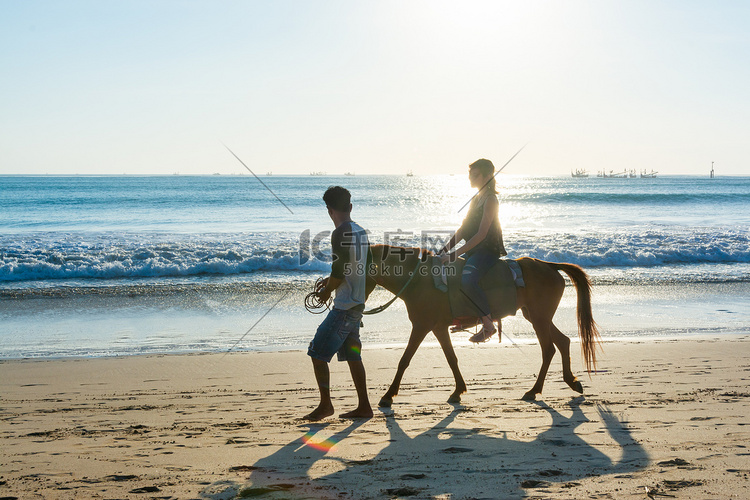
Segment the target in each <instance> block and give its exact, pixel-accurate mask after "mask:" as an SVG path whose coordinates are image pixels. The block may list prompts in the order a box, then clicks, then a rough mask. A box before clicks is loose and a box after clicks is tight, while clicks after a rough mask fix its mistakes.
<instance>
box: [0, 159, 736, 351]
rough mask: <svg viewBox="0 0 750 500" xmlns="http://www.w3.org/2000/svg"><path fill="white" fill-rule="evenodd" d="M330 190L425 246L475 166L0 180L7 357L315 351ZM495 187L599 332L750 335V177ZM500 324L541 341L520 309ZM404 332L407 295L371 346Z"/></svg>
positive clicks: (1, 315)
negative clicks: (441, 171)
mask: <svg viewBox="0 0 750 500" xmlns="http://www.w3.org/2000/svg"><path fill="white" fill-rule="evenodd" d="M330 185H342V186H344V187H347V188H348V189H349V190H350V191H351V193H352V203H353V206H354V209H353V212H352V218H353V219H354V220H355V221H356V222H358V223H359V224H360V225H362V226H363V227H365V228H366V229H368V231H369V232H370V239H371V241H372V242H375V243H383V242H389V243H391V244H400V245H407V246H423V247H427V248H431V249H435V248H439V247H440V246H442V243H443V242H444V241H445V239H446V238H447V237H448V236H449V235H450V231H451V230H455V229H456V228H457V227H458V226H459V225H460V223H461V221H462V219H463V217H464V216H465V213H466V208H465V205H466V203H467V202H468V200H469V199H470V197H471V196H472V194H473V190H472V189H471V188H470V187H469V183H468V179H467V177H466V175H465V174H456V175H432V176H406V175H404V176H365V175H346V176H324V175H309V176H277V175H263V176H260V177H259V178H255V177H253V176H251V175H236V176H227V175H211V176H180V175H173V176H3V177H0V321H1V322H2V325H3V327H2V330H1V331H0V339H1V340H2V342H0V358H23V357H60V356H111V355H129V354H141V353H174V352H203V351H212V352H221V351H229V350H280V349H303V348H305V347H306V345H307V343H308V342H309V340H310V338H311V337H312V335H313V333H314V331H315V328H316V326H317V324H318V323H319V322H320V321H321V320H322V316H317V315H313V314H310V313H308V312H307V311H306V310H305V309H304V306H303V302H302V299H303V297H304V295H305V294H306V293H308V292H309V291H310V290H311V287H312V284H313V282H314V281H315V279H316V278H318V277H320V276H324V275H327V273H328V271H329V270H330V244H329V241H328V238H329V236H330V231H331V230H332V229H333V225H332V222H331V220H330V219H329V218H328V215H327V212H326V209H325V206H324V204H323V202H322V198H321V197H322V194H323V192H324V191H325V189H326V188H327V187H328V186H330ZM498 188H499V192H500V194H499V199H500V203H501V206H500V219H501V224H502V227H503V234H504V238H505V243H506V248H507V249H508V251H509V254H510V255H509V257H513V258H518V257H522V256H530V257H535V258H539V259H543V260H551V261H564V262H572V263H575V264H579V265H581V266H583V267H584V268H585V269H586V271H587V272H588V273H589V274H590V275H591V277H592V279H593V282H594V317H595V319H596V320H597V322H598V323H599V325H600V328H601V331H602V334H603V336H604V337H605V338H607V339H615V340H616V339H623V338H633V337H638V338H652V337H661V336H673V337H680V336H684V335H704V334H710V335H713V334H737V333H748V332H750V299H748V297H750V293H748V292H750V177H719V178H715V179H709V178H708V177H701V178H698V177H681V176H660V177H657V178H654V179H646V178H630V179H614V178H597V177H590V178H572V177H524V176H514V175H505V174H500V175H499V176H498ZM389 297H390V294H389V293H388V292H386V291H383V290H378V291H376V292H375V293H374V294H373V296H372V297H371V299H370V301H369V303H368V306H369V307H372V306H375V305H379V304H380V303H382V302H385V301H387V300H388V298H389ZM574 308H575V293H574V291H573V290H572V289H570V288H569V289H568V290H567V291H566V294H565V297H564V298H563V302H562V303H561V306H560V309H559V310H558V314H557V316H556V318H555V321H556V324H558V326H559V327H561V329H562V330H563V331H564V332H565V333H567V334H569V335H570V336H571V337H575V318H574V313H573V311H574ZM503 328H504V331H505V334H506V335H505V337H504V339H503V342H511V343H513V342H532V341H533V339H534V334H533V331H532V330H531V328H530V326H529V325H528V323H526V322H525V320H523V318H522V317H521V315H518V316H517V317H512V318H508V319H506V320H504V322H503ZM408 334H409V322H408V319H407V318H406V311H405V308H404V307H403V304H402V303H400V301H398V302H397V303H396V304H394V306H392V307H391V308H390V309H388V310H387V311H385V312H383V313H381V314H378V315H375V316H369V317H366V319H365V328H364V329H363V331H362V338H363V342H364V343H365V347H368V346H398V345H403V344H405V342H406V340H407V338H408ZM465 337H466V336H465V335H464V336H463V337H462V336H461V334H457V336H456V337H455V339H456V342H466V339H465Z"/></svg>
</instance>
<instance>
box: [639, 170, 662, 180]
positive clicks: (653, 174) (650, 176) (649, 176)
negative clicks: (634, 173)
mask: <svg viewBox="0 0 750 500" xmlns="http://www.w3.org/2000/svg"><path fill="white" fill-rule="evenodd" d="M658 173H659V172H657V171H655V170H654V169H651V172H646V170H645V169H643V170H641V179H656V174H658Z"/></svg>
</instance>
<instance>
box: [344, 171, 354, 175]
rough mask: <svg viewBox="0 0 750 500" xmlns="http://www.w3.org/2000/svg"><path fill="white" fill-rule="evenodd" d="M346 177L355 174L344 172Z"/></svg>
mask: <svg viewBox="0 0 750 500" xmlns="http://www.w3.org/2000/svg"><path fill="white" fill-rule="evenodd" d="M344 175H354V173H353V172H344Z"/></svg>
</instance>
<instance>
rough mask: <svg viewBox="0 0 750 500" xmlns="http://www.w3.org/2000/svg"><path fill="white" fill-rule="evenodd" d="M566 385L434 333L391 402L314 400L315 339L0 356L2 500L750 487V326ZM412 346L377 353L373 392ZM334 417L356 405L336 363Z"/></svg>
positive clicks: (647, 354)
mask: <svg viewBox="0 0 750 500" xmlns="http://www.w3.org/2000/svg"><path fill="white" fill-rule="evenodd" d="M573 348H574V350H573V367H574V371H575V372H576V373H577V374H578V375H579V378H580V379H581V381H582V382H583V384H584V388H585V394H584V395H583V396H579V395H577V394H575V393H573V392H572V391H571V390H570V389H568V387H567V386H566V385H565V384H564V383H563V382H562V380H561V370H560V365H559V358H558V359H556V360H555V361H553V364H552V369H551V371H550V373H549V375H548V378H547V385H546V387H545V390H544V393H543V395H542V397H540V398H539V399H538V401H536V402H526V401H521V400H520V399H519V398H520V397H521V396H522V395H523V393H524V392H525V391H526V390H527V389H528V388H530V387H531V385H532V384H533V380H534V376H535V373H536V370H537V369H538V367H539V361H540V353H539V348H538V346H536V345H522V346H510V345H507V344H496V343H488V344H484V345H481V346H478V347H468V346H465V347H458V349H457V353H458V357H459V362H460V366H461V368H462V371H463V374H464V377H465V378H466V381H467V383H468V386H469V392H468V393H467V394H465V395H464V396H463V400H462V404H461V405H449V404H447V403H446V402H445V401H446V400H447V398H448V395H449V394H450V391H451V389H452V383H453V382H452V377H451V375H450V371H449V369H448V367H447V364H446V362H445V359H444V357H443V354H442V353H441V352H440V350H439V348H436V347H429V346H427V347H423V348H422V349H421V350H420V351H419V352H418V353H417V355H416V356H415V359H414V360H413V362H412V365H411V366H410V368H409V370H408V371H407V372H406V376H405V379H404V384H403V385H402V388H401V393H400V395H399V396H398V397H397V398H396V400H395V402H394V405H393V407H392V408H391V409H380V410H376V411H375V416H374V418H372V419H370V420H359V421H347V420H340V419H338V418H335V417H332V418H329V419H326V420H324V421H322V422H319V423H306V422H303V421H300V420H298V417H300V416H301V415H304V414H305V413H307V412H308V411H309V410H310V409H311V408H313V407H314V406H315V404H316V403H317V397H318V395H317V390H316V389H315V385H314V381H313V378H312V369H311V366H310V361H309V359H308V358H307V356H306V354H305V353H304V352H299V351H290V352H268V353H231V354H228V355H222V354H196V355H165V356H131V357H119V358H95V359H59V360H39V361H37V360H12V361H3V362H2V363H0V387H1V390H0V394H1V395H2V409H1V415H2V427H1V432H0V436H1V438H2V441H1V443H2V446H0V450H1V451H0V467H1V471H0V476H1V477H0V498H174V499H183V498H210V499H225V498H251V497H261V498H407V497H408V498H520V497H526V498H571V499H574V498H576V499H577V498H649V497H651V498H748V497H749V496H750V481H749V480H748V474H750V448H748V447H750V417H749V416H748V415H750V383H749V380H750V374H749V372H750V361H748V359H747V353H748V349H749V348H750V337H748V336H731V335H724V336H721V337H713V338H708V337H707V338H700V339H689V340H682V339H664V340H643V341H632V342H625V341H620V342H608V343H605V344H604V345H603V351H602V353H601V354H600V358H599V365H598V371H597V373H595V374H592V376H591V378H589V377H587V376H586V375H585V373H583V370H582V368H581V362H580V353H579V352H578V350H577V348H578V345H577V344H574V345H573ZM400 354H401V349H395V348H394V349H380V350H367V349H366V346H365V352H364V353H363V355H364V360H365V366H366V368H367V374H368V384H369V389H370V390H369V392H370V397H371V399H372V400H373V404H376V403H377V401H378V400H379V398H380V396H381V395H382V393H383V392H384V391H385V389H386V387H387V385H388V384H389V383H390V381H391V378H392V377H393V374H394V372H395V366H396V363H397V361H398V358H399V357H400ZM331 366H332V384H333V388H332V389H333V397H334V404H336V405H337V408H336V410H337V414H339V413H342V412H344V411H346V410H347V409H351V407H352V406H353V405H354V402H355V398H354V391H353V388H352V386H351V382H350V378H349V374H348V370H347V366H346V364H344V363H337V362H333V363H332V365H331Z"/></svg>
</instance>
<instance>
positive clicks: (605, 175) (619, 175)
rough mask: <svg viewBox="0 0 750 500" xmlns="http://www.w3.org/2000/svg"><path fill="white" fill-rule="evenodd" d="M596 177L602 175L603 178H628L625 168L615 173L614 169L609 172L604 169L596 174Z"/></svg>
mask: <svg viewBox="0 0 750 500" xmlns="http://www.w3.org/2000/svg"><path fill="white" fill-rule="evenodd" d="M596 176H597V177H603V178H605V179H627V178H628V172H627V170H626V171H624V172H617V173H615V172H614V170H610V171H609V173H607V172H605V171H604V170H601V171H600V172H598V173H597V174H596Z"/></svg>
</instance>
